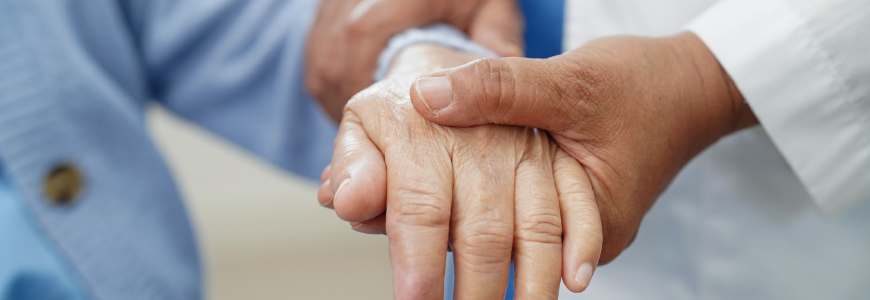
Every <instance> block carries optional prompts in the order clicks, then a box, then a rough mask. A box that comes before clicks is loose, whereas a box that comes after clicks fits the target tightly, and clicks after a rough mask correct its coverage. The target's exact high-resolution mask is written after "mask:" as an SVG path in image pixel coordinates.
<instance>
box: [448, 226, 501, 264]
mask: <svg viewBox="0 0 870 300" xmlns="http://www.w3.org/2000/svg"><path fill="white" fill-rule="evenodd" d="M512 227H513V226H512V225H511V224H509V223H507V222H504V221H502V220H478V221H475V222H472V223H467V224H464V226H463V228H461V229H460V230H461V231H457V232H455V233H454V240H453V244H454V246H455V248H456V251H457V252H461V253H463V255H469V256H472V257H476V258H477V259H478V260H477V262H478V263H481V264H489V263H501V262H503V257H502V254H504V252H506V251H510V249H511V246H512V245H513V232H512V231H513V228H512Z"/></svg>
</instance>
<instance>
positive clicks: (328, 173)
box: [320, 165, 332, 183]
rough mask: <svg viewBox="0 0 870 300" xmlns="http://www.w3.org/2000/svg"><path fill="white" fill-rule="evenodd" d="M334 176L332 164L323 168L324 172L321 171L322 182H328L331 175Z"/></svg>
mask: <svg viewBox="0 0 870 300" xmlns="http://www.w3.org/2000/svg"><path fill="white" fill-rule="evenodd" d="M331 176H332V165H326V168H323V173H320V182H321V183H323V182H326V181H327V180H329V177H331Z"/></svg>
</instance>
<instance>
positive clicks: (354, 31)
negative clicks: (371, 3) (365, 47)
mask: <svg viewBox="0 0 870 300" xmlns="http://www.w3.org/2000/svg"><path fill="white" fill-rule="evenodd" d="M376 21H377V20H376V19H375V18H369V17H366V15H362V16H360V17H358V18H354V19H352V20H349V21H348V22H347V32H348V34H350V35H351V36H353V37H360V36H368V35H371V34H373V33H375V32H377V29H378V27H380V26H379V24H378V22H376Z"/></svg>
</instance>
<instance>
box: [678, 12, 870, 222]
mask: <svg viewBox="0 0 870 300" xmlns="http://www.w3.org/2000/svg"><path fill="white" fill-rule="evenodd" d="M688 29H689V30H690V31H692V32H694V33H695V34H696V35H698V36H699V37H700V38H701V40H703V41H704V43H705V44H706V45H707V47H708V48H709V49H710V50H711V51H712V52H713V54H714V55H715V56H716V57H717V58H718V60H719V62H720V63H721V64H722V66H723V67H724V68H725V70H726V71H727V72H728V74H729V75H730V76H731V77H732V78H733V80H734V82H735V84H736V85H737V88H738V89H739V90H740V92H741V93H742V94H743V96H744V97H745V98H746V101H747V102H748V103H749V106H750V107H751V108H752V111H753V112H754V113H755V115H756V116H757V117H758V120H759V121H760V123H761V125H762V127H764V129H765V130H766V131H767V133H768V134H769V135H770V137H771V138H772V140H773V142H774V144H776V146H777V148H778V149H779V151H780V152H781V153H782V155H783V157H785V159H786V160H787V161H788V163H789V165H790V166H791V168H792V169H793V170H794V172H795V173H796V174H797V175H798V177H799V178H800V179H801V181H802V182H803V185H804V187H806V189H807V191H808V192H809V193H810V195H812V197H813V198H814V199H815V202H816V204H817V206H818V208H819V209H820V210H821V211H822V212H823V213H825V214H827V215H831V214H835V213H837V212H840V211H842V210H844V209H846V208H848V207H850V206H852V205H854V204H856V203H858V202H861V201H865V200H867V199H870V1H866V0H829V1H813V0H765V1H757V0H723V1H720V2H719V3H717V4H716V5H715V6H713V7H711V8H710V9H709V10H707V11H706V12H704V13H703V14H702V15H700V16H699V17H698V18H696V19H695V20H694V21H692V22H691V23H690V24H689V25H688Z"/></svg>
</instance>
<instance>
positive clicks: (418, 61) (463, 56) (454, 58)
mask: <svg viewBox="0 0 870 300" xmlns="http://www.w3.org/2000/svg"><path fill="white" fill-rule="evenodd" d="M482 57H483V56H480V55H475V54H471V53H467V52H463V51H458V50H455V49H453V48H451V47H447V46H441V45H438V44H428V43H421V44H415V45H411V46H408V47H405V48H404V49H402V50H401V51H399V52H398V54H396V56H395V57H394V58H393V61H392V62H391V63H390V67H389V68H388V69H387V77H392V76H396V75H399V76H407V77H410V78H412V79H416V78H417V77H420V76H423V75H426V74H429V73H432V72H436V71H439V70H443V69H448V68H453V67H457V66H461V65H463V64H465V63H468V62H471V61H473V60H475V59H478V58H482Z"/></svg>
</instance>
